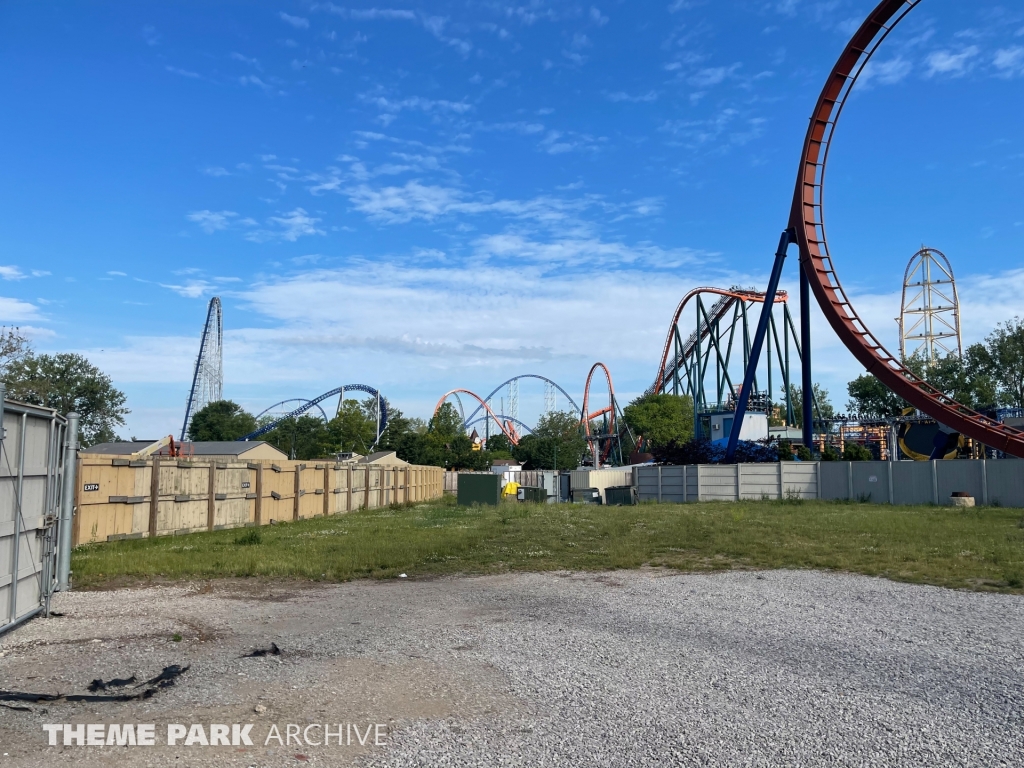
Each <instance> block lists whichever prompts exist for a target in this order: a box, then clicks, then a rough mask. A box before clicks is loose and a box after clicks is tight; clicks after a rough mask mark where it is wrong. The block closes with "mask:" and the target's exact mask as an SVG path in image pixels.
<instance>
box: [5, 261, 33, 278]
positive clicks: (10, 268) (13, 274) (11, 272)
mask: <svg viewBox="0 0 1024 768" xmlns="http://www.w3.org/2000/svg"><path fill="white" fill-rule="evenodd" d="M26 277H28V275H26V274H25V273H24V272H22V271H21V268H20V267H16V266H14V265H13V264H10V265H7V266H0V278H3V279H4V280H24V279H25V278H26Z"/></svg>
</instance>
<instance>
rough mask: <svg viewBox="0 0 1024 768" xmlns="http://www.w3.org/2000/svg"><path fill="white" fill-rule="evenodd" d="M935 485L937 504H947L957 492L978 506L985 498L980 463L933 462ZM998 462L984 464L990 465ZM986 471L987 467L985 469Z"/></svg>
mask: <svg viewBox="0 0 1024 768" xmlns="http://www.w3.org/2000/svg"><path fill="white" fill-rule="evenodd" d="M927 463H929V464H932V465H934V467H935V475H936V478H935V479H936V485H937V486H938V496H939V499H938V501H939V504H948V503H949V497H950V496H952V495H953V493H954V492H957V491H966V492H967V493H969V494H971V496H973V497H974V499H975V501H976V502H977V503H978V504H981V503H982V502H983V500H984V498H985V489H984V476H983V472H982V462H981V461H970V460H966V461H935V462H927ZM994 463H998V462H985V464H987V465H991V464H994ZM985 468H986V469H987V467H985Z"/></svg>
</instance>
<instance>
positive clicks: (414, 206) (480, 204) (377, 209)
mask: <svg viewBox="0 0 1024 768" xmlns="http://www.w3.org/2000/svg"><path fill="white" fill-rule="evenodd" d="M344 192H345V194H346V195H348V198H349V201H350V202H351V203H352V206H353V208H354V209H355V210H357V211H360V212H361V213H364V214H366V215H367V216H369V217H370V218H371V219H374V220H376V221H381V222H383V223H385V224H402V223H405V222H409V221H413V220H417V219H418V220H422V221H433V220H434V219H437V218H439V217H441V216H447V215H452V214H471V215H473V214H488V213H491V214H495V215H499V216H506V217H510V218H515V219H529V220H532V221H537V222H540V223H547V224H551V223H554V222H565V221H567V220H568V219H570V218H571V217H572V216H574V215H575V214H577V213H578V212H580V211H582V210H584V209H585V208H587V207H589V206H591V205H594V204H596V201H595V200H592V199H591V200H588V199H582V200H563V199H561V198H556V197H548V196H541V197H535V198H532V199H529V200H489V199H485V198H481V197H477V198H475V199H474V198H469V197H467V195H465V194H464V193H463V192H462V191H461V190H458V189H455V188H452V187H442V186H437V185H428V184H423V183H421V182H420V181H417V180H413V181H409V182H407V183H406V184H405V185H404V186H401V187H396V186H391V187H382V188H373V187H370V186H369V185H366V184H360V185H358V186H355V187H349V188H347V189H345V190H344Z"/></svg>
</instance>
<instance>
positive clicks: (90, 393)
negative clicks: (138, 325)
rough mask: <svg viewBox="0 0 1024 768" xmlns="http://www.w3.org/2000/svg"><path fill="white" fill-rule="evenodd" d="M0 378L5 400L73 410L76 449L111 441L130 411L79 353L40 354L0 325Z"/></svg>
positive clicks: (23, 338)
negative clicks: (75, 420) (76, 418)
mask: <svg viewBox="0 0 1024 768" xmlns="http://www.w3.org/2000/svg"><path fill="white" fill-rule="evenodd" d="M0 381H3V383H4V386H5V387H6V388H7V398H8V399H10V400H19V401H21V402H23V403H30V404H31V405H39V406H42V407H43V408H52V409H53V410H55V411H57V413H59V414H61V415H66V414H68V413H70V412H71V411H75V412H76V413H77V414H78V415H79V416H80V417H81V418H80V420H79V427H78V430H79V432H78V437H79V442H80V443H81V445H82V447H86V448H87V447H88V446H90V445H95V444H97V443H105V442H109V441H111V440H117V439H118V437H117V433H116V431H115V430H116V429H117V427H123V426H124V423H125V422H124V417H125V416H127V415H128V414H129V413H130V411H129V410H128V408H127V406H126V405H125V403H126V402H127V398H126V397H125V395H124V393H123V392H121V391H120V390H119V389H117V388H116V387H115V386H114V384H113V382H112V381H111V380H110V377H109V376H107V375H106V374H105V373H103V371H101V370H100V369H99V368H97V367H96V366H95V365H93V364H92V363H90V362H89V360H88V359H87V358H85V357H83V356H82V355H78V354H74V353H71V352H60V353H58V354H55V355H40V354H37V353H36V352H35V350H33V349H32V345H31V344H30V343H29V340H28V338H27V337H26V336H25V335H24V334H23V333H22V332H21V331H20V330H19V329H18V328H0Z"/></svg>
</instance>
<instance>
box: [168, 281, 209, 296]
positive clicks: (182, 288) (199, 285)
mask: <svg viewBox="0 0 1024 768" xmlns="http://www.w3.org/2000/svg"><path fill="white" fill-rule="evenodd" d="M159 285H160V287H161V288H168V289H170V290H172V291H174V292H175V293H176V294H178V295H179V296H184V297H185V298H186V299H199V298H202V297H203V295H205V294H208V293H213V292H214V290H216V288H217V286H216V285H215V284H213V283H209V282H207V281H206V280H187V281H186V282H185V284H184V285H175V284H170V283H160V284H159Z"/></svg>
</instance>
